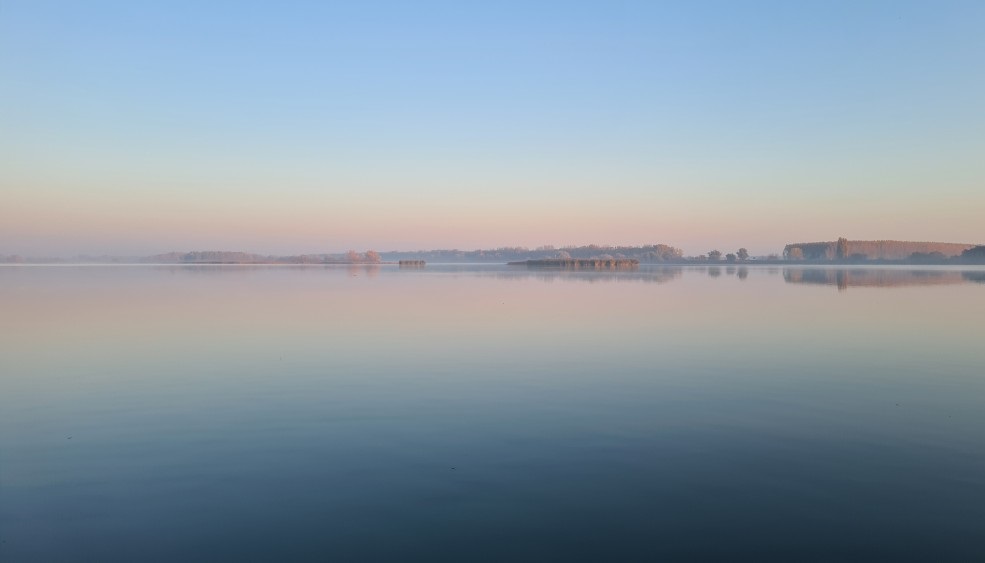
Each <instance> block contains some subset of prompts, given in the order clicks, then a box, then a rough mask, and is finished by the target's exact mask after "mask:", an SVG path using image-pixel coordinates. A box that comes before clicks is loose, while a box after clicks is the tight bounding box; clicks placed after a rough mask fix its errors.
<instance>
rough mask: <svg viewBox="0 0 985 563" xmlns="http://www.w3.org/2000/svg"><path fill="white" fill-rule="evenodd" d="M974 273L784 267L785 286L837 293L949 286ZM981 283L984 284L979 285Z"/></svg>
mask: <svg viewBox="0 0 985 563" xmlns="http://www.w3.org/2000/svg"><path fill="white" fill-rule="evenodd" d="M976 274H982V275H985V272H961V271H956V270H880V269H837V268H784V270H783V279H784V281H786V282H787V283H805V284H815V285H833V286H836V287H837V288H838V290H839V291H844V290H846V289H848V288H849V287H906V286H920V285H953V284H961V283H966V282H968V281H976V280H975V279H974V277H975V275H976ZM979 283H985V281H982V282H979Z"/></svg>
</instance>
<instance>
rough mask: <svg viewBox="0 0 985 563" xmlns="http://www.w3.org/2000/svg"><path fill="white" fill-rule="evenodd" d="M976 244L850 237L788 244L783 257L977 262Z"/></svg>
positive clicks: (815, 260)
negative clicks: (854, 238)
mask: <svg viewBox="0 0 985 563" xmlns="http://www.w3.org/2000/svg"><path fill="white" fill-rule="evenodd" d="M975 248H981V247H975V246H974V245H971V244H959V243H948V242H910V241H899V240H848V239H846V238H839V239H838V240H836V241H830V242H800V243H795V244H788V245H786V247H784V249H783V257H784V258H785V259H787V260H792V261H810V262H839V263H862V262H874V261H875V262H880V261H882V262H892V261H895V262H901V263H913V264H943V263H951V262H956V263H973V262H974V261H975V260H976V258H975V256H976V255H975V252H974V249H975Z"/></svg>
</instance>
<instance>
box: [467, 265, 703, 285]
mask: <svg viewBox="0 0 985 563" xmlns="http://www.w3.org/2000/svg"><path fill="white" fill-rule="evenodd" d="M471 273H476V274H478V275H480V276H483V277H487V276H488V277H493V278H496V279H499V280H525V279H531V278H533V279H537V280H540V281H542V282H548V283H552V282H555V281H565V282H587V283H611V282H637V283H639V282H642V283H658V284H659V283H667V282H669V281H673V280H676V279H679V278H680V277H681V276H682V275H683V273H684V268H679V267H661V268H655V269H653V270H646V271H639V270H633V271H628V272H627V271H612V270H600V271H595V270H552V269H526V268H524V269H522V270H512V271H502V270H498V271H495V272H475V271H472V272H471Z"/></svg>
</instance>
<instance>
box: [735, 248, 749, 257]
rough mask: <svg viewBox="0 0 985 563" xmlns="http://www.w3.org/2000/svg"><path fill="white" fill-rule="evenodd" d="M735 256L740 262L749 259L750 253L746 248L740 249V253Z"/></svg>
mask: <svg viewBox="0 0 985 563" xmlns="http://www.w3.org/2000/svg"><path fill="white" fill-rule="evenodd" d="M735 255H736V256H737V257H738V258H739V260H748V259H749V251H748V250H746V249H745V248H740V249H739V251H738V252H736V253H735Z"/></svg>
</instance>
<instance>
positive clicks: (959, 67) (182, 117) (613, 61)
mask: <svg viewBox="0 0 985 563" xmlns="http://www.w3.org/2000/svg"><path fill="white" fill-rule="evenodd" d="M983 100H985V2H981V1H971V2H947V1H933V2H932V1H926V2H904V1H892V2H878V1H858V0H855V1H847V2H836V1H818V2H810V1H802V2H738V1H726V2H700V1H695V2H653V1H648V2H618V1H606V2H576V1H566V2H531V1H522V2H512V1H502V2H466V1H461V0H459V1H453V2H426V1H421V2H370V1H367V2H338V3H332V2H295V1H278V2H249V1H228V2H227V1H221V0H220V1H212V2H201V1H182V0H175V1H169V2H143V1H140V0H127V1H99V0H93V1H89V2H76V1H46V0H3V1H2V2H0V254H23V255H28V256H73V255H76V254H94V255H99V254H114V255H146V254H153V253H158V252H167V251H188V250H243V251H250V252H260V253H271V254H296V253H318V252H341V251H345V250H347V249H350V248H353V249H358V250H364V249H376V250H379V251H387V250H414V249H429V248H459V249H475V248H494V247H501V246H528V247H536V246H540V245H545V244H550V245H555V246H563V245H582V244H589V243H597V244H613V245H622V244H630V245H641V244H656V243H664V244H670V245H673V246H677V247H680V248H683V249H684V251H685V253H686V254H702V253H705V252H707V251H708V250H711V249H713V248H718V249H722V250H723V251H728V250H733V249H734V248H738V247H740V246H743V247H746V248H748V249H749V250H750V252H751V253H753V254H765V253H768V252H777V251H780V250H781V249H782V247H783V245H784V244H786V243H791V242H803V241H812V240H834V239H836V238H838V237H841V236H844V237H847V238H850V239H898V240H931V241H944V242H968V243H983V242H985V227H983V225H985V221H983V220H982V219H981V217H983V216H985V107H983V106H985V104H983Z"/></svg>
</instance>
